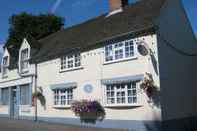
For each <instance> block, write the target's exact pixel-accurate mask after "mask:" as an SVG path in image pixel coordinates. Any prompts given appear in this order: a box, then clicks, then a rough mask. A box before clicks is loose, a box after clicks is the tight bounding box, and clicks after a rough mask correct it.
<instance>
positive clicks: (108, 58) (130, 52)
mask: <svg viewBox="0 0 197 131" xmlns="http://www.w3.org/2000/svg"><path fill="white" fill-rule="evenodd" d="M135 56H136V51H135V44H134V42H133V40H129V41H123V42H119V43H115V44H111V45H107V46H105V62H114V61H119V60H124V59H129V58H133V57H135Z"/></svg>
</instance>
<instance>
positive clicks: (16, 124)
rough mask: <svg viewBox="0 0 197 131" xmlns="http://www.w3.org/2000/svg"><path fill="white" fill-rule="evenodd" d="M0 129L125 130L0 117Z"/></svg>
mask: <svg viewBox="0 0 197 131" xmlns="http://www.w3.org/2000/svg"><path fill="white" fill-rule="evenodd" d="M0 131H126V130H120V129H103V128H92V127H87V126H86V127H85V126H74V125H65V124H54V123H47V122H34V121H28V120H13V119H8V118H0Z"/></svg>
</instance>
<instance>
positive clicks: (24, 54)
mask: <svg viewBox="0 0 197 131" xmlns="http://www.w3.org/2000/svg"><path fill="white" fill-rule="evenodd" d="M28 67H29V52H28V49H24V50H22V51H21V60H20V69H21V72H22V73H24V72H26V71H28Z"/></svg>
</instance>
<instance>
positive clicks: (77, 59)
mask: <svg viewBox="0 0 197 131" xmlns="http://www.w3.org/2000/svg"><path fill="white" fill-rule="evenodd" d="M79 67H81V56H80V54H74V55H68V56H64V57H62V58H61V70H70V69H75V68H79Z"/></svg>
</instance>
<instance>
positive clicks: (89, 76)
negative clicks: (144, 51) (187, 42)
mask: <svg viewBox="0 0 197 131" xmlns="http://www.w3.org/2000/svg"><path fill="white" fill-rule="evenodd" d="M143 38H144V39H145V41H146V42H147V43H148V45H149V46H150V47H151V48H152V49H153V51H155V56H156V59H157V41H156V36H155V35H149V36H145V37H143ZM140 39H142V38H140ZM103 58H104V50H103V48H99V49H94V50H91V51H87V52H83V53H82V66H83V68H82V69H79V70H74V71H68V72H61V73H60V59H54V60H51V61H47V62H43V63H40V64H38V86H41V87H42V88H43V90H44V96H45V97H46V100H47V101H46V102H47V103H46V105H47V106H46V107H47V109H46V110H44V109H43V108H42V107H41V106H39V111H38V113H39V116H45V117H72V118H73V117H75V116H74V113H73V112H72V111H71V110H70V109H56V108H54V107H53V92H52V90H51V89H50V85H52V84H61V83H67V82H77V83H78V87H77V88H76V89H75V90H74V99H92V100H99V101H100V102H101V103H102V102H103V99H104V97H103V88H104V86H103V85H102V84H101V79H104V78H115V77H122V76H130V75H139V74H144V73H145V72H151V73H152V74H153V77H154V78H155V82H156V84H157V85H158V86H159V76H158V75H156V74H155V72H154V71H153V67H152V64H151V63H150V58H149V56H141V55H140V54H138V57H137V59H133V60H129V61H124V62H119V63H113V64H107V65H104V64H103ZM86 84H91V85H93V87H94V90H93V92H92V93H91V94H87V93H85V92H84V90H83V87H84V85H86ZM138 85H139V84H138ZM138 100H139V103H140V104H141V106H140V107H130V108H125V109H121V110H120V109H117V108H106V119H119V120H155V119H156V120H160V119H161V115H160V109H159V108H156V107H152V106H151V105H150V104H148V103H147V98H146V95H145V94H144V93H142V91H141V90H140V89H139V87H138Z"/></svg>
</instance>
